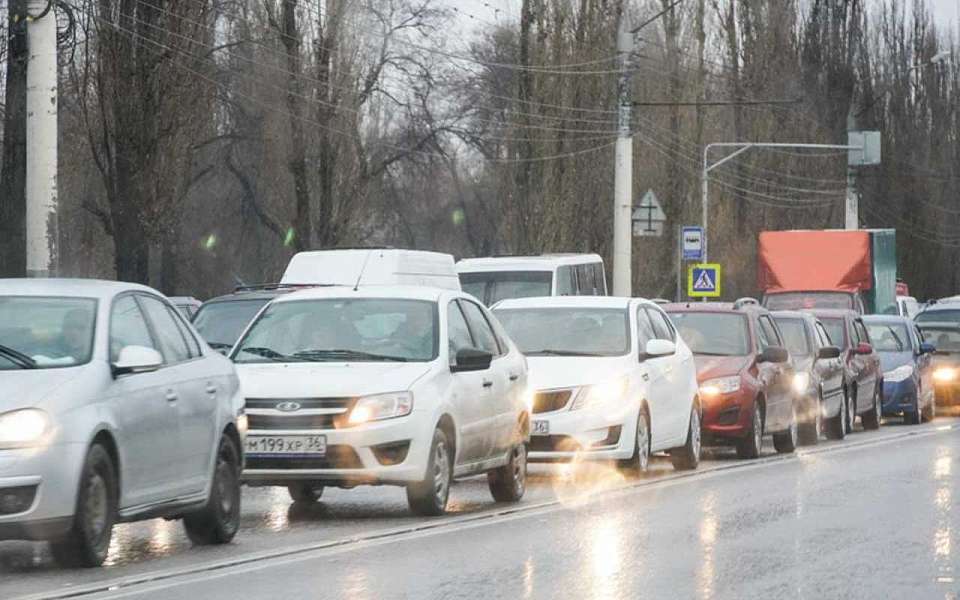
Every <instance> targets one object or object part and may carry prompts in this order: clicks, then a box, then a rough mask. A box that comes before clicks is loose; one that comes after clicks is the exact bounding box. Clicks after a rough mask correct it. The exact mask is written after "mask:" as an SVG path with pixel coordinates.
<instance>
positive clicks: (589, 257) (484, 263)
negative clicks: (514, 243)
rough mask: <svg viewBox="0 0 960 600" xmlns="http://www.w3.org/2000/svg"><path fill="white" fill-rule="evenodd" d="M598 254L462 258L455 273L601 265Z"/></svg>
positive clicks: (541, 269)
mask: <svg viewBox="0 0 960 600" xmlns="http://www.w3.org/2000/svg"><path fill="white" fill-rule="evenodd" d="M602 262H603V259H602V258H600V255H599V254H543V255H540V256H486V257H482V258H464V259H461V260H459V261H458V262H457V272H458V273H462V272H473V271H503V270H508V271H521V270H524V271H550V270H553V268H554V267H557V266H559V265H582V264H592V263H602Z"/></svg>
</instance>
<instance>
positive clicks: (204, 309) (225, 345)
mask: <svg viewBox="0 0 960 600" xmlns="http://www.w3.org/2000/svg"><path fill="white" fill-rule="evenodd" d="M304 287H308V286H303V285H287V284H282V283H267V284H262V285H253V286H243V287H238V288H237V289H236V290H234V292H233V293H232V294H227V295H225V296H218V297H216V298H211V299H210V300H207V301H206V302H204V303H203V306H201V307H200V310H198V311H197V312H196V314H195V315H194V316H193V321H192V322H193V326H194V327H196V329H197V331H198V332H200V335H201V336H203V339H205V340H206V341H207V343H208V344H210V347H211V348H213V349H214V350H217V351H218V352H221V353H223V354H226V353H228V352H229V351H230V349H231V348H233V345H234V343H236V341H237V339H239V337H240V334H241V333H243V330H244V329H246V327H247V325H248V324H249V323H250V321H252V320H253V317H255V316H256V315H257V313H259V312H260V309H261V308H263V307H264V305H266V304H267V303H268V302H270V301H271V300H273V299H274V298H276V297H277V296H282V295H283V294H288V293H290V292H292V291H294V290H298V289H303V288H304Z"/></svg>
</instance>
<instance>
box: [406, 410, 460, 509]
mask: <svg viewBox="0 0 960 600" xmlns="http://www.w3.org/2000/svg"><path fill="white" fill-rule="evenodd" d="M452 480H453V458H452V457H451V452H450V443H449V442H448V441H447V434H445V433H444V432H443V430H442V429H440V428H437V429H436V430H435V431H434V432H433V441H432V442H431V443H430V459H429V460H428V461H427V472H426V473H425V474H424V478H423V480H422V481H418V482H416V483H411V484H410V485H408V486H407V503H408V504H409V505H410V510H411V511H413V512H414V513H415V514H417V515H420V516H423V517H438V516H440V515H442V514H443V513H445V512H446V510H447V500H448V499H449V497H450V483H451V481H452Z"/></svg>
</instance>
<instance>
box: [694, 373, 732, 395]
mask: <svg viewBox="0 0 960 600" xmlns="http://www.w3.org/2000/svg"><path fill="white" fill-rule="evenodd" d="M739 391H740V376H739V375H734V376H732V377H718V378H716V379H708V380H706V381H704V382H703V383H702V384H700V395H701V396H704V397H710V396H719V395H720V394H732V393H733V392H739Z"/></svg>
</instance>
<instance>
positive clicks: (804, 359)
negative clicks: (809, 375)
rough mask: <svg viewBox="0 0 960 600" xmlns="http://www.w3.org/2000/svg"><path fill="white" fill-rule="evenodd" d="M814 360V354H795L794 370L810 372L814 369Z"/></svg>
mask: <svg viewBox="0 0 960 600" xmlns="http://www.w3.org/2000/svg"><path fill="white" fill-rule="evenodd" d="M813 362H814V361H813V356H794V357H793V370H794V371H796V372H798V373H802V372H810V371H812V370H813Z"/></svg>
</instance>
